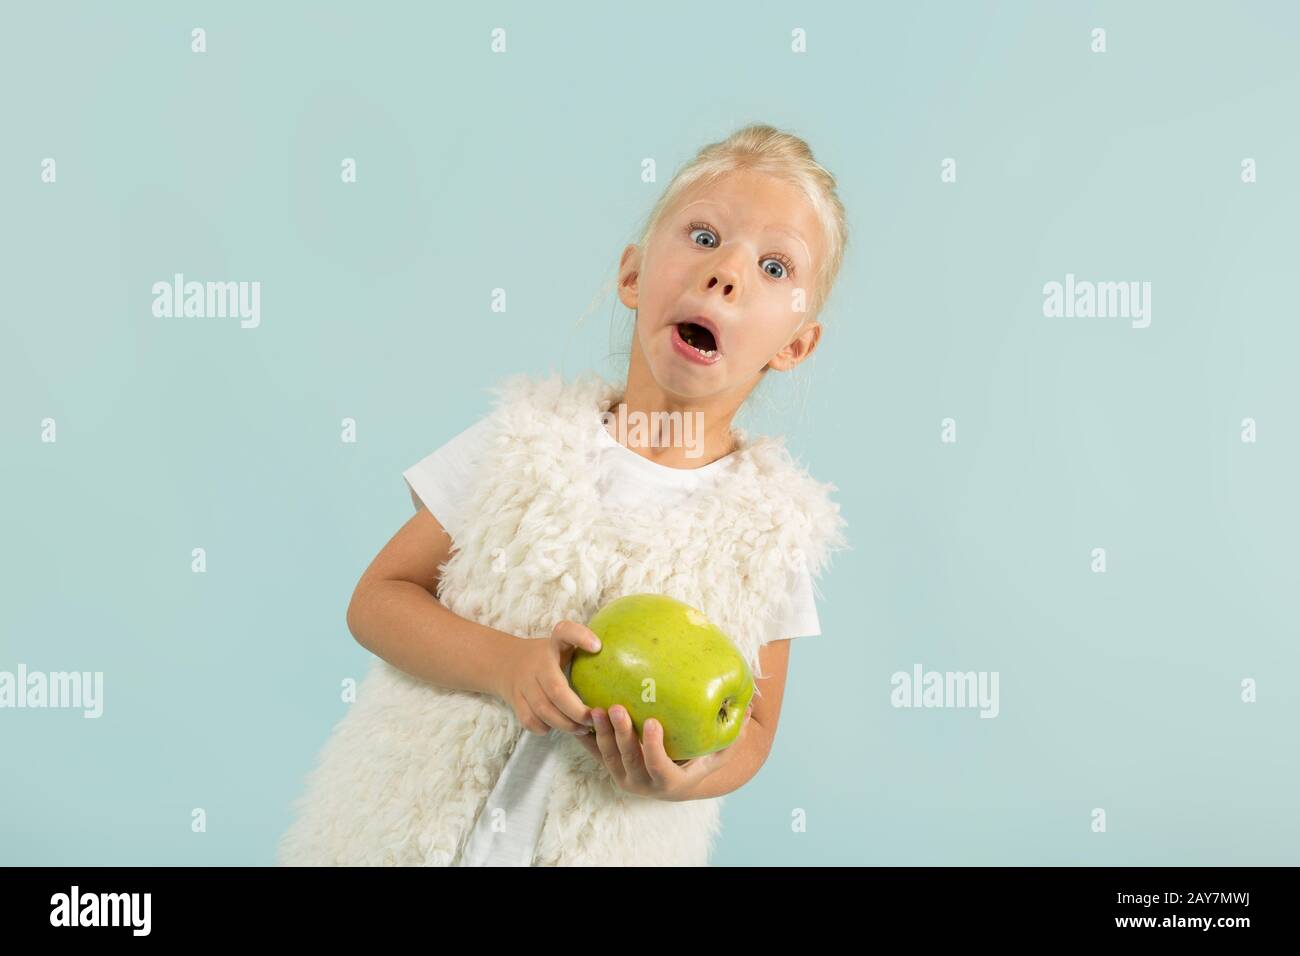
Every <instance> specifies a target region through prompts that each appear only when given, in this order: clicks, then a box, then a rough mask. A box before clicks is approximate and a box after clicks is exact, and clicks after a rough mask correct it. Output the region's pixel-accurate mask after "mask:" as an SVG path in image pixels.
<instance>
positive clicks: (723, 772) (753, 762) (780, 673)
mask: <svg viewBox="0 0 1300 956" xmlns="http://www.w3.org/2000/svg"><path fill="white" fill-rule="evenodd" d="M758 661H759V668H760V670H761V671H762V672H763V674H764V675H766V676H764V677H763V678H762V679H760V680H756V681H755V682H754V684H755V687H756V688H757V689H758V690H759V691H761V692H762V696H761V697H760V696H759V695H758V694H757V693H756V694H755V695H754V709H753V711H752V712H751V713H750V715H749V726H747V727H745V728H744V734H743V736H742V737H741V738H740V739H739V740H737V741H736V742H735V743H734V744H732V745H731V746H730V747H728V748H727V749H726V750H725V751H724V752H723V753H724V754H725V759H724V760H723V761H722V763H721V764H720V765H719V766H718V768H717V769H716V770H714V771H713V772H712V773H710V774H708V775H707V776H705V777H703V778H701V779H700V780H699V781H698V782H697V783H696V784H695V786H693V787H692V788H691V789H690V790H688V791H687V792H686V793H685V794H684V795H682V796H681V797H679V798H678V799H681V800H700V799H703V798H706V797H720V796H722V795H723V794H726V793H730V792H731V791H733V790H735V789H737V788H738V787H740V786H741V785H742V784H745V783H748V782H749V780H750V779H751V778H752V777H753V776H754V774H756V773H758V771H759V768H761V767H762V766H763V764H764V763H766V762H767V755H768V754H769V753H771V752H772V741H773V740H774V739H776V724H777V721H778V720H780V718H781V698H782V697H783V696H785V677H786V671H787V670H788V667H789V663H790V641H789V640H784V641H769V642H768V643H766V644H764V645H763V646H762V647H761V648H759V651H758Z"/></svg>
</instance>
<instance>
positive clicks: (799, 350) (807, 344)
mask: <svg viewBox="0 0 1300 956" xmlns="http://www.w3.org/2000/svg"><path fill="white" fill-rule="evenodd" d="M821 337H822V324H821V323H820V322H817V321H816V320H814V321H813V322H811V323H809V325H808V327H807V328H805V329H804V330H803V331H802V332H800V333H799V334H798V335H796V336H795V337H794V338H793V339H791V340H790V341H789V342H788V343H787V344H786V346H785V347H784V348H783V349H781V351H779V352H777V353H776V354H775V355H773V356H772V358H771V359H770V360H769V361H768V363H767V365H766V368H774V369H776V370H777V371H778V372H788V371H790V369H792V368H794V367H795V366H796V365H798V364H799V363H800V362H802V361H803V360H804V359H806V358H807V357H808V356H810V355H812V354H813V351H814V350H815V349H816V348H817V343H818V342H820V341H821Z"/></svg>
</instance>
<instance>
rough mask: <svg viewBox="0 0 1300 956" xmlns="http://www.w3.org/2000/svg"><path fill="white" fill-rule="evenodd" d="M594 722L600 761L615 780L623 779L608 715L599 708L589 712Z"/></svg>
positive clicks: (620, 758) (621, 760)
mask: <svg viewBox="0 0 1300 956" xmlns="http://www.w3.org/2000/svg"><path fill="white" fill-rule="evenodd" d="M591 716H592V719H593V720H594V721H595V722H596V748H597V749H598V750H599V751H600V759H601V761H602V762H603V763H604V764H605V766H606V767H607V768H608V769H609V772H610V773H611V774H613V776H614V777H615V779H618V780H622V779H623V773H624V770H623V756H622V754H620V753H619V752H618V741H617V740H616V739H615V738H614V728H613V726H612V725H611V724H610V722H609V714H608V713H607V712H606V711H603V710H601V709H600V708H599V707H597V708H596V709H594V710H593V711H592V712H591Z"/></svg>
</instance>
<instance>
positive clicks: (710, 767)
mask: <svg viewBox="0 0 1300 956" xmlns="http://www.w3.org/2000/svg"><path fill="white" fill-rule="evenodd" d="M725 759H726V758H725V757H724V755H723V751H721V750H715V751H713V753H711V754H705V755H704V756H703V757H696V758H695V759H694V760H688V761H686V763H684V764H682V765H681V766H680V767H679V768H678V769H680V770H681V771H682V772H683V773H684V774H686V779H687V780H690V781H695V780H699V779H700V778H701V777H707V776H708V775H709V774H711V773H713V771H715V770H717V769H718V765H719V764H721V763H722V762H723V760H725Z"/></svg>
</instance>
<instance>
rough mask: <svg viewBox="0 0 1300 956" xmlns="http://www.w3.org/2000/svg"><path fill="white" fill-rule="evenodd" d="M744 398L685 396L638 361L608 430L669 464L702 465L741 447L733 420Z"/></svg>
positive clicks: (640, 451) (639, 451)
mask: <svg viewBox="0 0 1300 956" xmlns="http://www.w3.org/2000/svg"><path fill="white" fill-rule="evenodd" d="M739 407H740V399H737V398H735V397H733V396H730V395H727V394H722V395H714V396H709V397H708V398H705V399H698V400H697V399H683V398H680V397H678V396H674V395H672V394H670V393H668V392H666V391H664V390H663V389H662V388H660V387H659V384H658V383H657V382H655V381H654V379H653V377H651V376H650V374H649V372H648V369H646V368H644V366H642V365H641V364H640V363H638V362H635V361H634V362H633V363H632V364H631V366H630V367H629V369H628V377H627V385H626V386H625V388H624V389H623V392H622V394H621V395H619V396H618V397H616V398H615V399H614V401H613V402H612V404H611V405H610V408H609V417H608V418H607V420H606V426H605V427H606V430H607V431H608V432H609V433H610V434H611V435H613V436H614V438H615V439H616V440H617V441H619V442H620V443H621V444H623V445H625V446H627V448H628V449H629V450H631V451H634V452H636V453H637V454H638V455H640V456H642V457H643V458H648V459H649V460H650V461H653V462H655V463H656V464H659V465H665V466H667V467H669V468H703V467H704V466H705V465H709V464H712V463H713V462H715V461H717V460H718V459H719V458H724V457H726V456H727V455H729V454H731V453H732V452H734V451H736V450H737V448H738V447H739V443H738V442H737V440H736V436H735V435H733V434H732V431H731V422H732V419H734V418H735V415H736V411H737V409H738V408H739Z"/></svg>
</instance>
